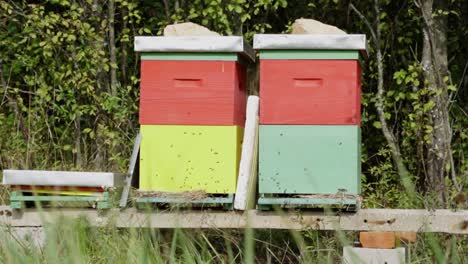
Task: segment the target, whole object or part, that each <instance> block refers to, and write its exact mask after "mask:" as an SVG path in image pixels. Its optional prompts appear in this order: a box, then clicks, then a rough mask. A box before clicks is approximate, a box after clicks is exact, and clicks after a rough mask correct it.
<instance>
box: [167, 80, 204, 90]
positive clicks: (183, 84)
mask: <svg viewBox="0 0 468 264" xmlns="http://www.w3.org/2000/svg"><path fill="white" fill-rule="evenodd" d="M202 85H203V84H202V80H201V79H189V78H184V79H182V78H178V79H174V87H176V88H198V87H202Z"/></svg>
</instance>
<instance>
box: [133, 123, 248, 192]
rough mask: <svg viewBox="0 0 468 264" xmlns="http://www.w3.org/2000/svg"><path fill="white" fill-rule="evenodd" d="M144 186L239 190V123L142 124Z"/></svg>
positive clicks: (163, 189)
mask: <svg viewBox="0 0 468 264" xmlns="http://www.w3.org/2000/svg"><path fill="white" fill-rule="evenodd" d="M141 134H142V142H141V150H140V186H139V188H140V190H142V191H160V192H183V191H195V190H200V191H204V192H206V193H208V194H233V193H235V191H236V181H237V173H238V166H239V159H240V150H241V140H242V135H243V129H242V128H241V127H239V126H177V125H174V126H172V125H142V126H141Z"/></svg>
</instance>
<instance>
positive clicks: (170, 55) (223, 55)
mask: <svg viewBox="0 0 468 264" xmlns="http://www.w3.org/2000/svg"><path fill="white" fill-rule="evenodd" d="M141 60H197V61H238V60H239V57H238V55H237V53H230V52H219V53H212V52H154V53H142V54H141Z"/></svg>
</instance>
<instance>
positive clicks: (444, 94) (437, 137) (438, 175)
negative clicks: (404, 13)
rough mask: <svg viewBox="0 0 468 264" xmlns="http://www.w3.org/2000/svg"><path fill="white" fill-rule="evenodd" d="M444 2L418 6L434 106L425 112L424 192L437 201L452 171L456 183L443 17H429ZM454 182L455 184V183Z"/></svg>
mask: <svg viewBox="0 0 468 264" xmlns="http://www.w3.org/2000/svg"><path fill="white" fill-rule="evenodd" d="M444 5H445V3H444V1H438V0H436V1H435V3H434V2H433V1H432V0H423V1H422V2H420V3H419V7H420V9H421V13H422V15H423V21H424V25H423V51H422V59H421V67H422V70H423V76H424V79H425V83H426V85H427V88H428V89H429V91H430V92H431V96H430V100H431V101H432V102H434V107H433V108H432V109H431V110H430V111H429V113H428V114H429V120H430V122H431V124H430V125H431V126H432V131H431V132H430V133H429V141H428V142H427V143H426V144H427V146H426V147H427V155H426V161H425V162H426V168H427V175H426V182H427V186H426V187H427V189H428V190H435V191H436V192H437V194H438V197H439V200H440V201H441V202H445V201H446V198H447V197H446V195H447V193H446V192H447V190H446V186H445V177H446V176H447V175H450V171H452V174H451V175H452V180H454V181H456V179H455V173H454V170H453V169H454V168H451V160H452V149H451V140H452V132H451V131H452V130H451V128H450V120H449V109H448V101H449V100H448V91H447V82H446V80H444V79H445V78H446V77H448V61H447V17H446V16H445V15H436V16H433V7H436V8H444ZM455 183H456V182H455Z"/></svg>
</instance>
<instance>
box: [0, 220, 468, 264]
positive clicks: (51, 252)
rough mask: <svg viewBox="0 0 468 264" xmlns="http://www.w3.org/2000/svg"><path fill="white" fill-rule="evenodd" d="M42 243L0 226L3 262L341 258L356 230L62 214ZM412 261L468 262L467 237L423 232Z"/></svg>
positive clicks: (336, 260) (413, 247)
mask: <svg viewBox="0 0 468 264" xmlns="http://www.w3.org/2000/svg"><path fill="white" fill-rule="evenodd" d="M44 232H45V236H46V239H45V240H44V241H43V243H42V245H38V243H34V240H33V239H30V238H28V237H26V238H25V237H22V238H14V237H15V231H14V230H13V229H8V228H3V229H1V230H0V263H28V264H29V263H112V264H120V263H340V262H341V261H342V260H341V255H342V247H343V245H345V244H347V243H350V242H351V241H355V240H356V238H357V233H356V232H344V231H337V232H335V231H316V230H305V231H293V230H289V231H288V230H284V231H280V230H255V231H254V230H252V229H245V230H219V229H210V230H197V229H191V230H184V229H174V230H168V229H149V228H129V229H119V228H116V227H115V226H113V225H112V224H109V225H107V226H105V227H99V228H98V227H91V226H90V224H89V223H88V222H87V220H85V219H75V220H71V219H60V220H59V221H58V222H57V223H54V224H53V225H47V226H45V227H44ZM408 250H409V252H410V259H409V260H410V263H468V241H467V236H456V235H444V234H419V237H418V241H417V242H416V243H415V244H412V245H408Z"/></svg>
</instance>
